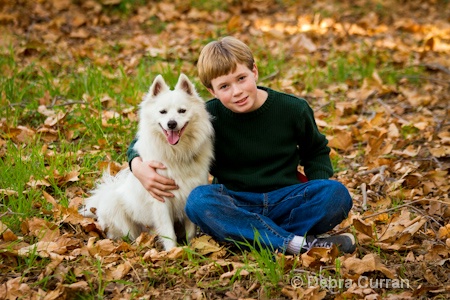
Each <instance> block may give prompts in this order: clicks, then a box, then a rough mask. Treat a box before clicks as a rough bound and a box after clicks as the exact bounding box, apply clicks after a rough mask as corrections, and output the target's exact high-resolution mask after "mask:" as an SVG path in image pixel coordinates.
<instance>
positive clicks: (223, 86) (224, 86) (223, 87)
mask: <svg viewBox="0 0 450 300" xmlns="http://www.w3.org/2000/svg"><path fill="white" fill-rule="evenodd" d="M227 87H228V85H226V84H225V85H222V86H221V87H220V89H221V90H223V89H226V88H227Z"/></svg>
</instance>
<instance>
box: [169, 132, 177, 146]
mask: <svg viewBox="0 0 450 300" xmlns="http://www.w3.org/2000/svg"><path fill="white" fill-rule="evenodd" d="M167 133H168V136H167V140H168V141H169V144H171V145H175V144H176V143H178V141H179V140H180V135H179V134H178V131H176V130H170V131H168V132H167Z"/></svg>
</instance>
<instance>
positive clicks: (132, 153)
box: [127, 137, 139, 171]
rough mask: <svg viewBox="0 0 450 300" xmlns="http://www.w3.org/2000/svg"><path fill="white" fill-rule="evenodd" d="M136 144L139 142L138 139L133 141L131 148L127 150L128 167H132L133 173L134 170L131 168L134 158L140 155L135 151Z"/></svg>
mask: <svg viewBox="0 0 450 300" xmlns="http://www.w3.org/2000/svg"><path fill="white" fill-rule="evenodd" d="M136 142H137V138H136V137H135V138H134V139H133V140H132V141H131V144H130V146H128V149H127V158H128V166H129V167H130V170H131V171H133V170H132V168H131V161H132V160H133V159H134V158H136V157H138V156H139V153H138V152H137V151H136V149H134V145H135V144H136Z"/></svg>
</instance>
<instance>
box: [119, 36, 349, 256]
mask: <svg viewBox="0 0 450 300" xmlns="http://www.w3.org/2000/svg"><path fill="white" fill-rule="evenodd" d="M197 66H198V74H199V77H200V80H201V82H202V84H203V85H204V86H205V87H206V88H207V89H208V91H209V92H210V93H211V94H212V95H214V97H215V98H214V99H212V100H210V101H208V102H207V103H206V107H207V109H208V111H209V113H210V114H211V115H212V117H213V118H212V123H213V126H214V130H215V146H214V149H215V161H214V162H213V165H212V166H211V169H210V173H211V174H212V175H213V176H214V181H213V184H211V185H205V186H199V187H197V188H196V189H194V190H193V191H192V193H191V194H190V196H189V197H188V200H187V204H186V213H187V215H188V217H189V218H190V219H191V221H192V222H194V223H195V224H197V225H198V226H199V227H200V229H201V230H202V231H203V232H205V233H207V234H209V235H211V236H213V237H214V238H216V239H217V240H219V241H226V240H234V241H254V240H255V239H256V236H255V233H256V234H258V236H259V242H260V243H261V245H263V246H264V247H268V248H269V249H273V250H279V251H282V252H288V253H291V254H298V253H302V252H305V251H307V250H308V249H310V248H311V247H331V246H332V245H333V244H335V245H337V246H338V247H339V249H340V250H341V251H342V252H347V253H351V252H353V251H354V250H355V240H354V238H353V236H352V235H351V234H349V233H346V234H342V235H334V236H329V237H322V238H318V237H316V236H315V235H318V234H323V233H326V232H327V231H329V230H331V229H332V228H333V227H335V226H336V225H338V224H339V223H341V221H342V220H344V219H345V218H346V217H347V214H348V212H349V211H350V209H351V207H352V199H351V197H350V194H349V192H348V190H347V189H346V188H345V187H344V186H343V185H342V184H341V183H339V182H337V181H334V180H329V178H330V177H331V176H332V175H333V169H332V166H331V162H330V158H329V152H330V149H329V148H328V146H327V143H328V141H327V140H326V138H325V136H324V135H322V134H321V133H320V132H319V131H318V128H317V125H316V123H315V120H314V114H313V111H312V109H311V108H310V106H309V105H308V104H307V102H306V101H305V100H304V99H300V98H297V97H295V96H292V95H288V94H284V93H281V92H277V91H274V90H272V89H270V88H266V87H260V86H257V85H256V82H257V80H258V69H257V67H256V64H255V61H254V58H253V54H252V52H251V50H250V49H249V47H248V46H247V45H246V44H244V43H243V42H241V41H239V40H238V39H235V38H233V37H224V38H222V39H220V40H218V41H213V42H210V43H209V44H207V45H206V46H205V47H204V48H203V49H202V51H201V53H200V56H199V60H198V65H197ZM134 142H135V141H133V143H132V144H131V145H130V147H129V149H128V152H127V155H128V160H129V163H130V168H131V169H132V170H133V174H134V175H135V176H136V177H137V178H138V179H139V180H140V182H141V183H142V184H143V186H144V187H145V188H146V189H147V190H148V191H149V192H150V193H151V194H152V196H154V197H155V198H156V199H158V200H160V201H164V199H163V197H170V196H171V193H170V190H173V189H176V182H173V181H172V180H170V179H168V178H165V177H162V176H160V175H158V174H157V173H156V169H158V168H164V166H163V165H162V164H160V163H159V162H154V161H151V162H143V161H142V159H141V158H140V157H139V154H138V153H136V151H134V149H133V145H134ZM299 164H300V165H302V166H303V167H304V170H305V174H306V176H307V178H308V180H309V181H307V182H304V183H300V182H299V180H298V177H297V175H298V174H297V167H298V165H299Z"/></svg>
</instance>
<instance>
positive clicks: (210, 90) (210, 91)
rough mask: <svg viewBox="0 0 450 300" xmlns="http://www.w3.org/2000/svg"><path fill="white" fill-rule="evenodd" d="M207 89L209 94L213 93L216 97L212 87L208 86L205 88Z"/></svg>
mask: <svg viewBox="0 0 450 300" xmlns="http://www.w3.org/2000/svg"><path fill="white" fill-rule="evenodd" d="M206 89H207V90H208V92H209V93H210V94H211V95H213V96H214V97H215V98H217V97H216V93H214V90H213V89H210V88H206Z"/></svg>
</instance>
